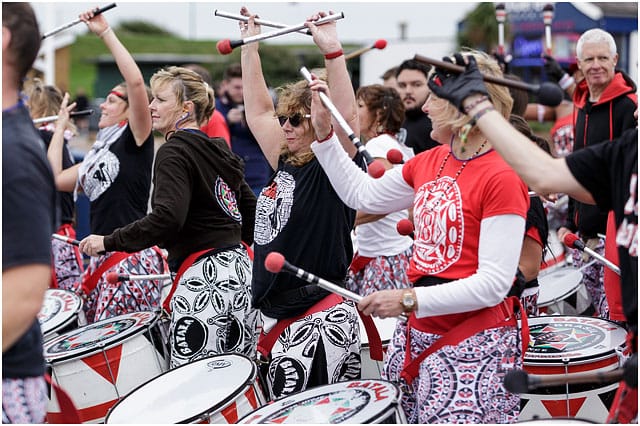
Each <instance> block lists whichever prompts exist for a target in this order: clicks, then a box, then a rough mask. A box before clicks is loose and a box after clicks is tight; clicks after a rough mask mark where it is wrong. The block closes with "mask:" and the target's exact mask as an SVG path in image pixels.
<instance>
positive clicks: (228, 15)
mask: <svg viewBox="0 0 640 426" xmlns="http://www.w3.org/2000/svg"><path fill="white" fill-rule="evenodd" d="M213 14H214V15H215V16H220V17H222V18H229V19H235V20H237V21H242V22H247V21H249V17H248V16H244V15H238V14H235V13H230V12H223V11H221V10H218V9H216V10H215V11H214V12H213ZM255 23H256V24H258V25H264V26H265V27H273V28H286V25H285V24H280V23H278V22H272V21H267V20H266V19H260V18H256V19H255ZM296 32H297V33H300V34H304V35H312V34H311V31H310V30H309V29H308V28H307V29H306V31H305V30H298V31H296Z"/></svg>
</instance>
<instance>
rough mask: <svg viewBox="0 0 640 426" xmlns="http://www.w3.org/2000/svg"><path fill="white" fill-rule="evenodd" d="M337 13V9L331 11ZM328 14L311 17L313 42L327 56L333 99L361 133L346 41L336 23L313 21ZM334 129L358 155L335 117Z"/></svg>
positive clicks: (344, 146) (310, 24) (346, 147)
mask: <svg viewBox="0 0 640 426" xmlns="http://www.w3.org/2000/svg"><path fill="white" fill-rule="evenodd" d="M329 13H330V14H333V13H334V12H333V11H329ZM325 16H327V13H325V12H318V13H317V14H315V15H313V16H311V17H309V19H308V20H307V26H308V27H309V30H310V31H311V34H313V41H314V42H315V43H316V45H317V46H318V48H319V49H320V52H321V53H322V54H323V55H324V56H325V61H324V63H325V67H326V69H327V81H328V83H329V88H330V89H331V102H333V104H334V105H335V106H336V108H337V109H338V111H340V114H341V115H342V117H343V118H344V119H345V120H346V122H347V124H349V127H351V129H352V130H353V132H354V134H356V135H360V123H359V120H358V104H357V102H356V95H355V92H354V91H353V85H352V83H351V78H350V77H349V72H348V70H347V61H346V59H345V57H344V54H340V52H342V44H341V43H340V40H339V39H338V32H337V29H336V27H337V25H336V22H335V21H333V22H329V23H326V24H322V25H320V26H316V25H314V24H313V21H316V20H318V19H320V18H323V17H325ZM333 127H334V130H335V131H336V132H337V133H338V135H339V136H340V142H341V143H342V146H343V148H344V150H345V151H347V154H349V157H351V158H353V156H354V155H356V152H357V149H356V147H355V146H354V145H353V143H352V142H351V141H350V140H349V138H348V137H347V135H346V134H345V133H344V131H343V130H342V129H341V128H340V126H339V125H338V123H337V122H336V121H335V119H334V120H333Z"/></svg>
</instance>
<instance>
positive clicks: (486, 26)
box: [457, 2, 509, 52]
mask: <svg viewBox="0 0 640 426" xmlns="http://www.w3.org/2000/svg"><path fill="white" fill-rule="evenodd" d="M508 34H509V18H508V16H507V22H505V25H504V38H505V44H506V43H507V39H508ZM457 42H458V49H460V48H461V47H470V48H473V49H478V50H482V51H485V52H491V51H492V50H495V47H496V46H497V45H498V21H497V20H496V9H495V3H490V2H482V3H479V4H478V6H477V7H476V8H475V9H474V10H472V11H471V12H469V13H468V14H467V15H466V16H465V18H464V26H463V28H462V31H460V32H459V33H458V37H457Z"/></svg>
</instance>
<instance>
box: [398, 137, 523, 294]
mask: <svg viewBox="0 0 640 426" xmlns="http://www.w3.org/2000/svg"><path fill="white" fill-rule="evenodd" d="M449 150H450V148H449V146H448V145H442V146H439V147H436V148H433V149H431V150H429V151H425V152H424V153H421V154H419V155H417V156H416V157H414V158H413V159H411V160H409V161H408V162H407V163H406V164H405V166H404V168H403V177H404V179H405V181H406V182H407V183H408V184H409V185H410V186H412V187H413V188H414V190H415V192H416V196H415V198H414V210H413V216H414V221H415V224H416V231H415V242H414V251H413V256H412V258H411V263H410V268H409V273H408V274H409V279H410V280H411V281H412V282H415V281H416V280H418V279H419V278H420V277H422V276H424V275H432V276H437V277H440V278H446V279H460V278H466V277H468V276H470V275H472V274H474V273H475V272H476V271H477V269H478V246H479V238H480V222H481V221H482V220H483V219H484V218H488V217H493V216H498V215H506V214H516V215H518V216H521V217H523V218H525V219H526V217H527V210H528V208H529V195H528V189H527V186H526V185H525V184H524V183H523V182H522V180H521V179H520V178H519V177H518V175H517V174H516V173H515V172H514V171H513V169H511V168H510V167H509V166H508V165H507V163H505V162H504V160H503V159H502V158H501V157H500V156H499V155H498V153H497V152H495V151H493V150H491V151H489V152H487V153H484V154H481V155H480V156H478V157H476V158H474V159H472V160H471V161H468V162H467V164H466V166H465V167H464V169H463V170H462V172H460V174H459V176H458V178H457V179H456V180H454V176H456V174H457V173H458V171H459V170H460V169H461V167H462V165H463V163H464V162H463V161H460V160H458V159H456V158H455V157H454V156H453V154H452V155H451V156H449V158H448V159H447V161H446V163H445V164H444V168H443V169H442V173H441V175H440V177H439V179H437V180H435V181H434V179H435V178H436V176H437V174H438V170H440V168H441V167H442V164H443V161H444V159H445V157H446V156H447V154H448V152H449ZM520 238H522V237H520Z"/></svg>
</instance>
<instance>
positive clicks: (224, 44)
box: [216, 38, 233, 55]
mask: <svg viewBox="0 0 640 426" xmlns="http://www.w3.org/2000/svg"><path fill="white" fill-rule="evenodd" d="M216 49H218V52H220V54H221V55H228V54H229V53H231V52H232V51H233V48H232V47H231V40H229V39H228V38H226V39H224V40H220V41H218V43H216Z"/></svg>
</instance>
